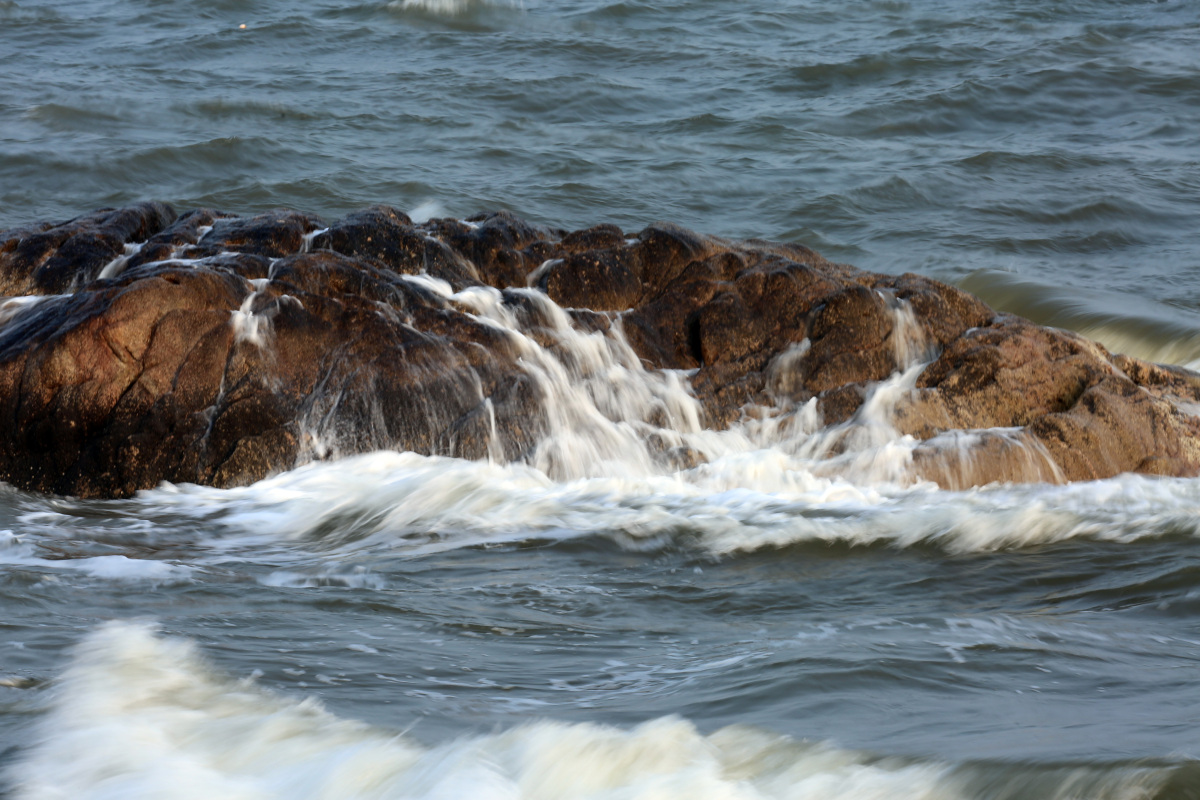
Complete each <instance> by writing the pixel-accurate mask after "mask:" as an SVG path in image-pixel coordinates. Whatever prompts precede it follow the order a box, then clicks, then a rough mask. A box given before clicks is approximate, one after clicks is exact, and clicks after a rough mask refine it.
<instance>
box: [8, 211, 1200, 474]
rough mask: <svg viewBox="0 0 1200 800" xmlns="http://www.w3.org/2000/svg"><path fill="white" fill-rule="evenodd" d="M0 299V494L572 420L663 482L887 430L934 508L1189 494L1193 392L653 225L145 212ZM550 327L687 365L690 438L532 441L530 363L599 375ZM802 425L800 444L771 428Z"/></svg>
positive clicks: (960, 305) (1074, 346)
mask: <svg viewBox="0 0 1200 800" xmlns="http://www.w3.org/2000/svg"><path fill="white" fill-rule="evenodd" d="M528 287H532V288H528ZM497 290H499V291H497ZM0 292H3V294H4V295H6V296H7V298H8V299H0V479H2V480H4V481H6V482H8V483H10V484H12V485H14V486H17V487H20V488H22V489H31V490H37V491H42V492H54V493H61V494H72V495H79V496H85V497H118V496H127V495H129V494H131V493H133V492H135V491H137V490H139V489H144V488H149V487H152V486H154V485H156V484H157V483H159V482H161V481H164V480H165V481H173V482H196V483H203V484H210V485H215V486H231V485H237V484H244V483H247V482H250V481H254V480H257V479H260V478H262V477H265V476H266V475H268V474H270V473H272V472H276V471H280V470H284V469H288V468H291V467H294V466H296V465H298V464H301V463H303V462H305V461H308V460H312V459H319V458H329V457H337V456H340V455H345V454H349V453H354V452H361V451H366V450H372V449H379V448H393V449H403V450H413V451H417V452H423V453H440V454H448V455H455V456H461V457H466V458H482V457H488V456H491V457H493V458H501V459H507V460H521V459H529V458H531V457H532V455H533V454H534V453H536V452H538V449H539V447H540V446H541V445H542V443H543V440H544V439H545V438H546V437H547V436H549V435H552V434H554V432H555V431H561V430H563V429H564V426H565V428H570V427H572V426H582V425H585V423H586V417H587V415H588V414H594V415H595V416H596V417H597V418H607V419H608V420H611V421H613V422H615V423H618V424H622V425H631V426H633V427H632V428H631V430H633V431H634V432H635V434H637V435H638V436H640V437H641V439H642V440H644V443H645V444H644V446H645V450H646V453H647V454H648V455H647V458H650V459H651V460H656V461H655V463H657V464H659V465H660V466H661V467H662V468H663V469H672V468H689V467H694V466H695V465H697V464H700V463H703V461H704V460H705V458H706V455H705V454H704V453H703V452H701V450H700V449H698V447H699V445H697V444H696V443H695V442H691V441H688V440H686V436H685V434H688V433H692V434H694V433H695V432H696V428H697V426H704V427H710V428H716V429H724V428H728V427H730V426H738V425H742V426H746V425H751V424H758V423H756V422H755V421H756V420H764V419H772V420H775V422H776V424H777V425H778V429H779V431H780V433H779V435H780V436H792V437H793V442H798V441H800V440H801V439H802V438H803V436H807V437H808V438H807V439H804V441H806V442H808V443H809V444H808V445H806V446H805V447H806V448H807V449H805V453H806V454H807V455H808V456H811V457H814V458H816V459H818V460H821V459H824V460H825V461H827V462H828V463H829V464H830V465H831V466H830V469H831V470H832V471H836V470H837V469H840V468H842V466H844V465H845V464H846V463H847V462H846V454H847V453H853V452H857V451H861V450H863V448H864V447H868V446H869V445H871V441H874V440H871V441H868V440H870V439H871V436H875V437H876V438H878V436H879V435H883V436H884V438H885V439H887V438H888V437H891V439H895V440H900V441H904V442H906V443H907V445H908V450H907V451H906V452H907V453H908V457H907V460H906V461H905V462H904V467H905V469H906V473H905V478H906V479H908V480H921V479H928V480H934V481H936V482H938V483H940V484H942V485H944V486H952V487H964V486H972V485H979V484H983V483H987V482H991V481H996V480H1029V479H1041V480H1068V481H1070V480H1086V479H1093V478H1103V477H1108V476H1112V475H1115V474H1118V473H1121V472H1127V471H1136V472H1143V473H1152V474H1159V475H1195V474H1197V472H1198V471H1200V417H1197V416H1195V414H1194V412H1195V410H1196V406H1194V405H1192V404H1195V403H1198V402H1200V375H1196V374H1194V373H1191V372H1188V371H1186V370H1182V369H1178V368H1171V367H1162V366H1157V365H1153V364H1148V363H1146V362H1142V361H1138V360H1136V359H1132V358H1129V357H1126V356H1120V355H1116V356H1114V355H1113V354H1111V353H1109V352H1108V351H1107V350H1105V349H1104V348H1103V347H1101V346H1100V345H1098V344H1096V343H1095V342H1091V341H1089V340H1087V339H1084V338H1082V337H1080V336H1077V335H1075V334H1072V333H1069V332H1066V331H1062V330H1056V329H1051V328H1044V327H1040V326H1037V325H1034V324H1033V323H1030V322H1028V321H1025V320H1023V319H1020V318H1017V317H1013V316H1009V315H1004V314H997V313H995V312H994V311H992V310H991V309H990V308H988V307H987V306H986V305H985V304H983V303H982V302H981V301H979V300H978V299H976V298H974V297H972V296H970V295H968V294H966V293H965V292H962V291H960V290H958V289H956V288H954V287H951V286H948V285H945V284H942V283H939V282H937V281H934V280H931V279H928V278H923V277H920V276H917V275H911V274H909V275H900V276H895V275H881V274H875V273H870V272H864V271H861V270H858V269H855V268H853V267H849V266H846V265H841V264H834V263H831V262H829V261H826V260H825V259H824V258H822V257H821V256H820V255H818V254H817V253H815V252H813V251H811V250H808V249H807V248H804V247H801V246H798V245H788V244H778V243H770V242H762V241H728V240H724V239H718V238H715V237H710V236H703V235H700V234H696V233H693V232H691V231H687V230H684V229H681V228H678V227H676V226H672V225H664V224H660V225H654V226H651V227H649V228H646V229H645V230H643V231H641V232H639V233H637V234H635V235H628V234H626V233H624V232H622V231H621V230H620V229H619V228H617V227H616V226H613V225H600V226H597V227H594V228H590V229H587V230H583V231H575V232H566V231H561V230H554V229H547V228H542V227H538V226H535V225H531V224H529V223H527V222H525V221H523V220H520V219H518V218H516V217H514V216H512V215H511V214H508V213H499V214H492V215H486V216H480V217H477V218H472V219H469V220H464V221H459V220H449V219H443V220H431V221H429V222H428V223H424V224H420V225H417V224H414V223H413V222H412V220H411V219H409V217H408V216H407V215H405V214H404V213H403V212H400V211H398V210H396V209H393V208H390V207H387V206H376V207H372V208H369V209H365V210H363V211H360V212H357V213H355V214H351V215H350V216H348V217H346V218H345V219H342V220H340V221H337V222H334V223H333V224H331V225H325V223H323V222H322V221H320V220H318V219H316V218H314V217H311V216H309V215H305V214H300V213H297V212H294V211H275V212H270V213H266V214H261V215H258V216H254V217H237V216H234V215H230V214H224V213H221V212H217V211H214V210H211V209H200V210H196V211H192V212H188V213H186V214H184V215H182V216H178V217H177V216H176V213H175V211H174V210H173V209H171V208H169V207H167V206H165V205H162V204H159V203H144V204H140V205H138V206H133V207H130V208H125V209H115V210H114V209H109V210H103V211H97V212H94V213H92V214H89V215H86V216H84V217H80V218H78V219H75V220H71V221H70V222H66V223H62V224H58V225H53V224H38V225H31V226H27V227H23V228H19V229H15V230H11V231H7V232H4V233H0ZM542 293H544V295H545V296H548V297H549V299H551V300H553V301H555V303H557V304H558V305H559V306H562V307H564V308H566V309H567V310H568V311H567V314H566V315H563V312H562V311H561V309H558V308H557V307H556V306H554V305H553V304H550V303H547V302H545V300H544V299H539V298H543V295H542ZM556 315H557V316H556ZM560 317H561V318H560ZM552 318H553V319H552ZM568 329H570V330H575V331H581V332H588V331H596V332H597V333H596V334H594V335H595V336H598V337H605V336H607V337H608V340H609V341H610V344H609V345H606V346H608V347H610V350H611V351H612V352H613V353H618V356H619V353H620V352H626V351H628V353H629V355H628V357H627V359H626V360H628V361H631V362H632V363H629V364H624V365H623V366H621V369H622V370H624V371H623V372H622V373H621V374H622V375H624V376H625V377H623V378H621V380H624V381H629V380H635V379H636V380H646V381H650V380H652V379H654V376H655V375H656V374H661V375H664V376H665V375H670V374H678V373H660V372H658V371H663V370H677V371H682V370H686V371H688V373H687V378H688V381H689V383H690V391H691V392H692V393H693V394H694V398H695V400H694V401H691V400H689V401H688V402H692V403H694V405H695V408H694V412H695V414H694V416H695V419H691V418H690V417H689V414H691V412H690V411H688V409H687V408H684V409H683V410H682V411H681V410H680V409H678V408H671V407H669V406H670V403H665V402H663V401H661V398H660V399H659V400H654V399H653V398H651V399H648V400H644V401H639V402H640V403H641V405H640V406H638V407H637V408H633V406H631V405H630V403H631V402H632V401H630V400H628V399H624V400H620V401H619V402H618V400H616V399H613V398H612V397H609V398H605V397H594V398H593V401H594V404H595V405H594V408H592V409H589V410H587V411H586V413H585V414H584V416H583V417H581V418H580V420H583V421H574V422H573V421H570V420H568V421H566V422H563V421H561V420H559V421H558V422H556V421H555V420H556V419H557V417H556V416H555V415H556V414H558V413H559V411H561V410H556V409H555V408H554V405H555V404H556V403H560V402H563V401H562V400H561V398H560V397H559V396H556V395H555V394H554V392H553V391H551V389H550V388H549V387H550V386H551V385H552V382H553V379H552V376H549V375H548V374H547V373H548V371H554V370H555V369H557V368H558V367H554V366H553V364H551V366H550V367H547V366H546V363H549V362H545V363H543V362H538V360H537V359H538V358H541V357H542V356H539V355H538V353H541V352H545V353H547V354H552V357H553V358H557V359H558V360H559V361H558V362H555V363H559V364H560V365H561V368H562V369H563V370H564V375H567V376H568V378H567V379H568V380H570V381H576V382H579V381H585V380H591V381H593V382H594V385H596V386H603V385H604V382H605V381H606V380H615V379H612V378H611V377H605V376H604V375H602V374H600V373H601V372H603V370H604V369H608V368H612V369H615V368H616V367H613V366H611V365H610V367H605V366H604V365H603V364H601V363H600V362H595V363H592V362H591V361H589V359H590V358H591V356H589V355H588V354H587V353H586V352H585V350H586V348H583V347H581V346H579V345H578V344H575V345H572V344H570V343H569V342H568V340H567V339H566V338H564V336H565V334H564V331H567V330H568ZM589 341H590V340H589ZM613 342H616V344H613ZM626 343H627V344H626ZM612 348H617V349H615V350H613V349H612ZM620 348H626V349H625V350H620ZM629 348H632V349H631V350H629ZM618 351H619V352H618ZM633 354H636V356H634V355H633ZM535 356H536V357H535ZM545 357H546V358H550V357H551V356H550V355H547V356H545ZM609 357H613V356H611V354H610V356H609ZM617 360H618V361H620V358H619V357H618V359H617ZM638 360H640V362H641V365H640V366H639V365H638V364H637V361H638ZM605 363H607V362H605ZM612 363H613V364H616V363H617V362H612ZM539 364H541V365H540V366H539ZM643 368H644V369H645V370H648V371H649V372H648V373H646V375H645V376H644V377H636V376H638V375H641V374H642V373H640V370H642V369H643ZM630 376H634V377H630ZM897 376H902V377H903V380H901V379H900V378H899V377H897ZM560 380H561V379H560ZM664 380H665V378H664ZM886 381H890V382H891V383H886V384H885V383H883V382H886ZM893 384H894V385H893ZM663 385H664V386H665V385H666V384H663ZM882 386H888V387H891V389H889V391H892V395H894V396H892V395H888V399H886V402H884V400H885V398H884V394H883V392H882V390H881V388H880V387H882ZM620 391H626V395H622V397H626V396H630V397H631V396H635V395H636V394H637V393H636V392H632V393H630V392H631V390H627V389H620V387H617V389H614V392H617V393H618V394H619V393H620ZM664 391H666V390H664ZM651 394H653V393H651ZM615 396H616V395H614V397H615ZM639 396H640V395H639ZM647 397H649V395H647ZM622 403H624V405H622ZM689 408H690V407H689ZM630 409H633V410H632V411H631V410H630ZM881 409H882V410H881ZM801 411H803V412H804V414H807V415H808V416H807V417H805V419H808V420H809V422H806V423H803V424H809V423H810V422H811V420H813V419H815V420H817V422H818V425H823V426H824V430H825V433H824V434H823V438H822V439H821V440H820V443H819V446H817V445H814V444H812V442H814V441H815V439H814V438H813V437H814V434H813V431H811V430H807V431H804V432H802V433H803V436H801V437H800V438H796V437H797V436H799V434H796V433H795V432H794V431H793V432H792V433H787V431H788V430H790V429H793V428H794V429H798V428H797V426H800V427H803V425H802V423H801V422H800V421H798V420H800V416H801ZM560 416H561V414H560ZM626 417H628V419H626ZM603 421H604V420H603V419H601V422H603ZM868 423H870V424H868ZM556 425H557V426H558V427H556ZM872 425H874V426H875V427H874V428H872V427H871V426H872ZM789 426H791V427H790V428H789ZM880 426H882V427H880ZM759 427H760V428H761V427H762V426H761V424H759ZM880 430H882V431H883V433H882V434H880ZM872 431H874V433H872ZM581 435H583V434H581ZM864 437H865V438H864ZM907 437H911V438H907ZM864 442H866V443H867V444H864ZM799 449H803V448H799V446H797V447H793V450H797V451H798V450H799ZM543 455H544V454H543ZM547 458H548V460H547V461H546V462H545V463H551V464H552V465H553V463H556V462H554V459H552V458H549V457H547ZM559 460H560V461H561V453H560V455H559ZM539 463H541V462H539ZM839 465H842V466H839ZM891 477H892V478H894V477H895V476H891Z"/></svg>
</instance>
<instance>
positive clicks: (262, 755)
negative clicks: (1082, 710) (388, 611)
mask: <svg viewBox="0 0 1200 800" xmlns="http://www.w3.org/2000/svg"><path fill="white" fill-rule="evenodd" d="M1188 769H1189V765H1188V764H1186V763H1183V764H1171V763H1164V764H1143V763H1117V764H1092V765H1086V764H1076V765H1057V766H1054V765H1051V766H1047V765H1022V764H978V763H964V764H953V763H949V762H943V761H937V760H929V759H919V758H901V757H881V756H878V755H873V754H870V753H864V752H860V751H853V750H847V749H843V748H839V747H837V746H835V745H833V744H831V743H826V742H809V741H797V740H794V739H791V738H788V737H785V736H779V735H775V734H772V733H770V732H767V731H763V730H759V729H755V728H751V727H746V726H732V727H727V728H723V729H721V730H718V731H716V732H714V733H710V734H705V733H703V732H702V731H700V730H699V729H697V727H696V726H695V725H694V724H692V723H691V722H689V721H687V720H685V719H682V718H679V717H667V718H661V719H655V720H650V721H647V722H644V723H642V724H641V725H637V726H635V727H632V728H619V727H612V726H608V725H602V724H594V723H584V724H565V723H559V722H553V721H530V722H528V723H526V724H523V725H520V726H517V727H515V728H512V729H510V730H507V731H502V732H499V733H494V734H490V735H483V736H465V737H462V738H459V739H454V740H451V741H447V742H442V743H438V744H433V745H428V744H422V743H420V742H418V741H416V740H414V739H413V738H412V737H410V736H408V735H406V734H405V733H403V732H398V731H395V730H388V729H381V728H378V727H374V726H371V725H367V724H365V723H362V722H358V721H354V720H347V719H342V718H339V717H338V716H336V715H334V714H332V713H330V712H329V711H327V710H326V709H325V708H323V707H322V706H321V704H320V703H319V702H317V701H316V700H313V699H311V698H309V699H300V700H297V699H293V698H289V697H284V696H279V695H276V694H272V693H270V692H268V691H266V690H264V689H262V688H261V687H259V686H257V685H256V684H255V682H254V679H253V678H248V679H244V680H236V679H234V678H231V677H229V676H226V675H222V674H220V673H219V672H218V671H217V670H215V669H214V668H213V667H212V666H211V665H210V664H208V663H207V662H206V660H205V659H204V658H203V657H202V656H201V654H200V653H199V651H198V648H197V647H196V645H195V644H193V643H192V642H190V641H187V640H183V639H175V638H167V637H162V636H160V635H158V633H157V631H156V629H155V627H154V626H153V625H150V624H146V623H129V622H112V623H108V624H106V625H104V626H102V627H100V628H99V629H98V630H96V631H94V632H93V633H91V634H90V635H88V636H87V637H86V638H85V639H84V640H83V642H82V643H81V644H80V645H78V646H77V647H76V649H75V651H74V655H73V659H72V662H71V664H70V666H69V667H68V668H67V670H66V672H65V674H64V675H63V676H62V678H61V679H60V681H59V682H58V685H57V687H56V694H55V695H54V699H53V701H52V705H51V709H50V711H49V713H48V714H47V715H46V716H45V717H44V718H43V719H42V721H41V725H40V733H39V735H37V736H36V737H35V738H34V740H33V741H32V742H31V743H30V744H29V745H28V746H26V747H25V748H23V749H22V751H21V752H20V753H19V754H18V756H17V760H16V763H15V764H14V765H13V766H12V767H11V769H10V770H9V771H8V775H7V778H8V781H9V783H10V785H11V790H12V792H13V794H14V796H15V797H16V798H19V800H49V798H59V797H72V798H77V800H87V798H111V797H122V798H140V797H154V798H162V799H163V800H170V798H193V797H238V798H256V799H257V798H263V799H265V798H273V797H286V798H292V799H294V800H303V798H374V799H375V800H382V799H383V798H393V797H394V798H401V797H403V798H445V797H478V798H488V799H491V798H495V799H496V800H517V799H518V798H530V799H531V800H533V799H534V798H537V799H539V800H540V799H541V798H547V799H549V798H556V799H557V798H562V799H567V798H581V799H582V798H589V799H591V798H595V799H596V800H599V799H600V798H605V799H606V800H616V799H617V798H630V800H632V799H633V798H647V799H648V798H673V797H690V798H693V800H705V799H707V798H713V800H716V799H717V798H722V799H724V800H729V799H736V800H741V799H742V798H745V799H746V800H751V799H752V798H754V799H757V798H797V800H798V799H799V798H805V800H825V799H828V800H834V799H835V798H854V799H855V800H869V798H897V797H912V798H928V799H932V798H945V800H952V799H953V798H977V797H978V798H983V797H987V798H996V799H999V798H1018V797H1020V798H1029V799H1030V800H1032V799H1034V798H1040V797H1045V798H1062V797H1089V798H1113V799H1114V800H1116V799H1117V798H1121V799H1122V800H1133V799H1134V798H1150V797H1156V796H1160V794H1161V796H1164V797H1166V796H1169V795H1168V794H1162V793H1164V792H1170V790H1171V787H1172V785H1176V786H1178V784H1179V782H1180V775H1181V774H1182V773H1184V772H1185V771H1186V770H1188Z"/></svg>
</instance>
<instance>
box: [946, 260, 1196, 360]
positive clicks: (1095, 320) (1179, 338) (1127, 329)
mask: <svg viewBox="0 0 1200 800" xmlns="http://www.w3.org/2000/svg"><path fill="white" fill-rule="evenodd" d="M959 285H960V286H961V287H962V288H963V289H965V290H966V291H968V292H971V293H972V294H975V295H977V296H979V297H980V298H981V299H983V300H984V301H986V302H987V303H989V304H990V305H991V306H992V307H994V308H996V309H997V310H1000V311H1007V312H1011V313H1013V314H1019V315H1021V316H1023V317H1026V318H1028V319H1031V320H1033V321H1034V322H1036V323H1038V324H1040V325H1052V326H1054V327H1058V328H1067V329H1069V330H1073V331H1075V332H1076V333H1080V334H1083V335H1084V336H1087V337H1089V338H1091V339H1095V340H1096V341H1098V342H1100V343H1101V344H1103V345H1104V346H1105V347H1107V348H1108V349H1109V350H1112V351H1113V352H1116V353H1125V354H1127V355H1131V356H1134V357H1136V358H1141V359H1144V360H1146V361H1153V362H1156V363H1159V364H1178V365H1180V366H1185V367H1188V368H1189V369H1200V314H1197V313H1196V312H1195V311H1192V310H1189V309H1184V308H1179V307H1176V306H1170V305H1166V304H1163V303H1157V302H1154V301H1153V300H1150V299H1147V298H1139V297H1135V296H1130V295H1129V294H1119V295H1118V294H1116V293H1112V292H1105V291H1102V290H1098V289H1087V288H1081V287H1079V286H1070V287H1063V286H1060V285H1049V284H1045V283H1043V282H1041V281H1037V280H1030V279H1027V278H1022V277H1019V276H1016V275H1013V274H1011V273H1006V272H1000V271H997V270H977V271H975V272H972V273H970V274H969V275H967V276H965V277H964V278H962V279H961V280H960V281H959Z"/></svg>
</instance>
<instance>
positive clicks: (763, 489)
mask: <svg viewBox="0 0 1200 800" xmlns="http://www.w3.org/2000/svg"><path fill="white" fill-rule="evenodd" d="M136 502H137V503H138V504H139V507H140V510H139V513H144V514H149V515H159V514H163V515H169V516H172V517H179V516H183V517H185V518H195V519H196V520H197V521H198V523H199V522H201V521H202V522H203V524H204V525H205V526H206V527H210V528H211V527H212V526H213V525H217V526H219V527H220V528H221V529H222V530H223V531H224V535H223V536H222V537H221V538H220V539H218V540H217V541H216V542H214V543H213V544H214V546H224V547H231V548H232V547H239V546H241V545H245V546H246V547H247V548H259V547H262V546H264V545H269V544H283V545H287V546H292V545H294V544H301V545H303V546H304V547H305V549H308V548H310V547H317V548H318V549H321V550H330V549H332V550H334V551H337V552H341V553H343V554H344V553H345V551H346V550H348V549H353V550H357V549H366V548H384V549H386V550H388V551H392V552H397V553H400V554H406V555H414V556H415V555H421V554H425V553H429V552H433V551H440V550H446V549H454V548H460V547H470V546H479V545H486V544H497V543H503V542H515V541H525V540H531V539H552V540H553V539H564V538H569V537H581V536H601V537H610V538H613V539H615V540H616V541H618V542H619V543H620V544H622V545H623V546H626V547H628V548H630V549H636V550H645V549H656V548H659V547H662V546H666V545H678V544H681V543H682V544H685V545H689V546H695V547H698V548H700V549H701V550H702V551H704V552H707V553H709V554H711V555H724V554H731V553H736V552H739V551H751V550H756V549H760V548H764V547H783V546H789V545H796V544H804V543H826V544H830V543H840V544H847V545H881V546H893V547H911V546H916V545H923V544H924V545H935V546H939V547H942V548H944V549H946V550H948V551H951V552H978V551H989V550H997V549H1002V548H1017V547H1027V546H1034V545H1040V544H1047V543H1052V542H1059V541H1064V540H1068V539H1074V538H1086V539H1092V540H1102V541H1116V542H1132V541H1135V540H1138V539H1143V538H1147V537H1159V536H1164V535H1187V536H1196V535H1200V482H1197V481H1195V480H1186V479H1162V478H1149V477H1143V476H1136V475H1124V476H1120V477H1118V478H1113V479H1111V480H1106V481H1096V482H1091V483H1076V484H1069V485H1065V486H1059V485H1051V484H1016V485H994V486H988V487H984V488H981V489H973V490H970V491H963V492H950V491H944V490H939V489H937V488H936V487H934V486H933V485H932V484H924V485H919V486H915V487H896V486H874V487H872V486H862V485H856V484H854V483H850V482H848V481H846V480H843V479H841V478H837V477H833V478H831V477H823V476H819V475H815V474H813V473H812V472H811V471H809V470H808V469H807V468H806V465H805V463H804V462H802V461H798V460H796V459H793V458H791V457H789V456H788V455H787V454H785V453H782V452H779V451H774V450H765V451H759V452H755V453H750V454H741V455H738V456H731V457H729V458H727V459H723V460H721V461H718V462H716V463H713V464H705V465H703V466H701V467H697V468H695V469H693V470H690V471H686V472H680V473H677V474H674V475H662V476H651V477H647V478H617V477H606V478H589V479H579V480H574V481H566V482H555V481H552V480H550V479H549V478H547V477H546V476H545V474H543V473H542V472H540V471H538V470H536V469H533V468H531V467H528V466H524V465H520V464H510V465H503V466H502V465H497V464H491V463H487V462H472V461H464V460H460V459H451V458H441V457H429V456H420V455H416V454H413V453H392V452H380V453H373V454H368V455H363V456H357V457H352V458H347V459H344V460H342V461H339V462H333V463H316V464H310V465H308V466H305V467H302V468H300V469H297V470H293V471H292V472H288V473H284V474H282V475H279V476H276V477H274V478H270V479H268V480H265V481H262V482H260V483H257V484H254V485H252V486H248V487H244V488H240V489H228V490H221V489H212V488H207V487H200V486H190V485H189V486H163V487H161V488H159V489H156V490H154V491H151V492H144V493H142V494H141V495H140V496H139V497H138V499H137V501H136Z"/></svg>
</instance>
